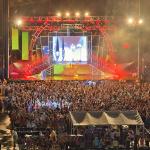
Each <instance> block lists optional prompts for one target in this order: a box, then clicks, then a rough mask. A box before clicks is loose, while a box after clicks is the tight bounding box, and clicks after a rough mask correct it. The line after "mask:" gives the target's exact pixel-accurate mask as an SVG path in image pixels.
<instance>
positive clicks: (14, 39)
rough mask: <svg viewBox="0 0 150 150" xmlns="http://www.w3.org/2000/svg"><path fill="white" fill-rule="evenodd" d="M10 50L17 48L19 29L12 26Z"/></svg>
mask: <svg viewBox="0 0 150 150" xmlns="http://www.w3.org/2000/svg"><path fill="white" fill-rule="evenodd" d="M12 50H19V31H18V29H15V28H12Z"/></svg>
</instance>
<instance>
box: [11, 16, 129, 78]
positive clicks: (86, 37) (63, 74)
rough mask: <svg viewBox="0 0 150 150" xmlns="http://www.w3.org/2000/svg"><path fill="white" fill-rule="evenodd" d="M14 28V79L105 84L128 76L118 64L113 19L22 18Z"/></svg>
mask: <svg viewBox="0 0 150 150" xmlns="http://www.w3.org/2000/svg"><path fill="white" fill-rule="evenodd" d="M22 20H23V22H24V23H23V26H21V27H20V26H19V27H16V26H13V27H12V38H11V41H12V49H11V57H10V58H11V60H10V66H9V77H10V79H14V80H16V79H17V80H18V79H23V80H101V79H114V78H118V79H119V78H124V77H125V76H127V75H128V73H127V72H126V71H124V69H123V68H122V67H120V66H119V65H118V64H117V63H116V61H115V55H114V48H113V44H112V41H111V38H110V36H109V33H110V32H112V30H113V25H112V22H113V21H112V17H103V16H100V17H90V16H87V17H83V18H60V17H58V16H45V17H22Z"/></svg>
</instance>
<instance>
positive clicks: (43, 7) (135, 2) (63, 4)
mask: <svg viewBox="0 0 150 150" xmlns="http://www.w3.org/2000/svg"><path fill="white" fill-rule="evenodd" d="M139 1H140V8H141V15H144V16H149V8H150V0H10V2H11V4H10V6H11V8H12V10H13V11H12V14H11V15H17V14H20V15H48V14H55V13H56V12H57V11H62V12H65V11H66V10H70V11H71V12H73V11H77V10H78V11H80V12H84V11H86V10H87V11H89V12H90V13H91V15H115V16H120V15H121V16H122V15H128V14H131V15H135V14H138V10H139V9H138V8H139V7H138V6H139Z"/></svg>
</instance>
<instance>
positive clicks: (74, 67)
mask: <svg viewBox="0 0 150 150" xmlns="http://www.w3.org/2000/svg"><path fill="white" fill-rule="evenodd" d="M59 69H61V68H59ZM62 70H63V71H62V72H61V73H60V72H59V71H60V70H57V71H56V70H54V73H55V72H56V74H54V75H53V76H47V77H46V78H45V79H46V80H102V79H111V78H112V75H111V74H108V73H104V72H103V71H101V70H99V69H98V68H96V67H94V66H93V65H91V64H66V65H63V69H62ZM58 72H59V73H58Z"/></svg>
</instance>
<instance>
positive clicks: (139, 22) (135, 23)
mask: <svg viewBox="0 0 150 150" xmlns="http://www.w3.org/2000/svg"><path fill="white" fill-rule="evenodd" d="M143 22H144V21H143V19H142V18H139V19H133V18H129V19H128V24H130V25H133V26H134V27H136V28H137V29H138V40H137V78H138V80H140V79H141V76H140V75H141V74H140V70H141V69H140V60H141V59H140V37H139V27H140V26H141V25H142V24H143Z"/></svg>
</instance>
